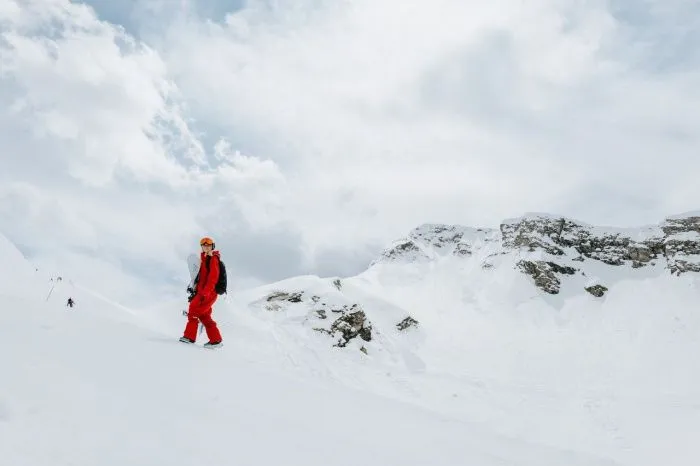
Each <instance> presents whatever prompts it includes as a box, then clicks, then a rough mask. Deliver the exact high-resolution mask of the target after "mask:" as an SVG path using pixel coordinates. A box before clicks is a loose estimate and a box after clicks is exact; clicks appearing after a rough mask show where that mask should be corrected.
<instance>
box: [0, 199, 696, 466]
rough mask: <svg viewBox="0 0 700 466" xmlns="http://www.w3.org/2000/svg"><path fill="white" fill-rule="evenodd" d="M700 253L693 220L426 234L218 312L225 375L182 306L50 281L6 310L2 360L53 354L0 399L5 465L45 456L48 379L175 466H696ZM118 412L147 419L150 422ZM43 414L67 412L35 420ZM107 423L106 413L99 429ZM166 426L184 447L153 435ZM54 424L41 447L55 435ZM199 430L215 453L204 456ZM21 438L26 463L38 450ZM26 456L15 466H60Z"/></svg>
mask: <svg viewBox="0 0 700 466" xmlns="http://www.w3.org/2000/svg"><path fill="white" fill-rule="evenodd" d="M698 231H700V215H698V214H697V213H695V214H685V215H681V216H676V217H670V218H668V219H666V220H664V221H663V222H661V223H660V224H659V225H657V226H650V227H643V228H639V229H614V228H600V227H593V226H590V225H585V224H583V223H581V222H576V221H574V220H571V219H562V218H558V217H553V216H550V215H545V214H531V215H526V216H524V217H522V218H519V219H513V220H507V221H505V222H504V223H503V225H501V226H500V228H498V229H485V228H482V229H479V228H468V227H462V226H449V225H423V226H420V227H418V228H416V229H415V230H414V231H412V232H410V234H409V235H408V236H407V237H406V238H404V239H401V240H399V241H397V242H396V243H395V244H392V245H390V247H389V248H387V250H386V251H384V253H383V254H382V255H381V256H380V257H379V258H378V259H377V260H376V261H374V262H373V263H372V264H371V265H370V267H369V268H368V269H367V270H366V271H365V272H363V273H361V274H359V275H357V276H354V277H342V278H340V277H327V278H323V277H316V276H304V277H293V278H290V279H287V280H283V281H281V282H277V283H273V284H270V285H267V286H264V287H259V288H255V289H251V290H244V291H236V292H234V293H232V294H231V295H230V296H227V297H226V298H222V299H221V300H220V301H219V302H218V303H217V304H216V307H215V318H216V319H217V321H218V322H219V324H220V327H221V329H222V333H223V335H224V339H225V345H226V346H225V347H224V348H222V350H221V351H220V352H216V353H211V352H205V351H203V350H198V349H196V348H188V347H184V348H182V347H180V346H179V345H177V344H174V343H173V342H174V340H175V339H177V337H179V336H180V335H181V332H182V329H183V326H184V319H185V318H184V317H183V316H182V314H181V311H182V310H183V309H185V306H186V301H185V300H184V296H183V299H182V300H181V301H177V302H167V303H163V304H162V305H161V306H158V307H157V308H149V309H127V308H124V307H123V306H119V305H118V304H117V303H112V302H109V300H108V299H107V298H105V297H102V296H96V295H94V293H90V292H89V290H85V289H83V288H81V287H80V286H79V285H78V284H75V285H73V284H72V282H71V281H70V279H68V281H66V280H65V279H64V280H63V282H62V283H61V285H59V286H56V284H55V282H49V281H47V280H46V279H45V278H44V279H43V280H44V282H42V285H41V286H43V287H44V288H46V287H48V286H52V287H54V289H55V291H54V292H53V294H52V295H51V298H50V299H48V300H45V299H44V298H45V297H46V296H47V293H46V291H47V290H46V289H44V290H42V291H41V293H40V294H41V297H40V299H34V301H32V302H27V301H25V299H30V298H31V296H28V295H26V294H22V293H20V294H17V293H14V294H12V296H13V297H12V298H10V299H12V300H15V301H10V302H11V303H12V304H11V308H12V309H15V308H22V309H26V310H27V311H26V312H23V313H20V314H17V313H13V312H10V313H9V314H8V309H10V308H9V307H5V308H3V314H4V315H5V314H6V315H7V317H6V318H5V317H3V318H5V321H6V322H7V323H8V325H9V327H6V328H17V329H19V328H22V329H26V330H25V331H24V332H16V333H13V334H12V338H11V339H5V341H2V342H0V345H5V346H4V347H0V354H10V352H11V351H13V350H12V348H13V347H14V346H13V345H20V344H21V342H22V341H26V340H29V341H32V342H34V341H40V342H42V344H40V345H30V347H29V348H28V350H27V351H28V352H27V353H24V352H23V353H20V355H21V354H24V355H25V356H26V358H25V357H24V356H22V357H21V359H16V360H13V361H12V362H13V364H14V365H13V366H10V369H9V370H8V371H7V373H8V374H14V375H12V377H11V380H18V381H19V382H17V383H16V384H14V385H10V386H9V387H12V391H10V389H9V388H5V387H4V386H2V385H0V387H2V390H0V413H2V412H3V411H2V409H4V410H5V411H4V412H5V413H10V414H5V415H4V418H5V420H4V421H3V420H2V418H3V415H2V414H0V428H6V429H7V430H5V431H0V450H3V445H2V443H1V442H2V441H3V440H2V439H4V438H7V437H5V435H4V434H5V433H7V432H14V430H18V431H19V432H22V431H24V432H29V434H27V435H37V436H40V435H46V433H47V432H48V431H47V430H42V429H43V428H41V427H36V426H38V424H36V425H33V424H31V422H32V421H31V420H32V419H36V420H37V422H41V421H42V420H43V418H44V417H46V416H52V415H54V411H51V410H52V409H57V408H53V407H51V406H53V404H52V403H54V402H55V403H56V404H58V399H59V398H60V397H64V396H68V395H66V390H63V391H61V392H60V395H52V392H50V391H47V392H41V391H40V392H32V391H31V390H29V391H27V390H26V389H25V388H24V385H23V384H24V382H27V381H28V380H29V379H28V377H29V376H30V375H31V377H32V379H31V381H30V382H31V383H30V384H31V385H41V381H42V380H53V379H55V378H56V374H55V372H52V371H54V370H55V369H51V368H63V369H61V371H62V372H66V373H68V374H70V377H72V378H70V377H69V379H68V380H69V382H68V386H70V387H71V388H70V390H68V391H67V392H68V393H73V392H75V393H80V390H81V387H82V388H86V389H89V390H92V391H91V392H88V393H89V394H90V395H89V396H88V398H87V399H89V400H93V404H91V405H90V406H91V409H96V412H97V413H99V414H100V415H101V417H102V418H104V419H105V420H106V421H105V422H102V421H100V420H99V419H98V420H94V422H98V423H99V425H100V426H101V428H102V429H105V430H107V431H109V432H111V434H112V435H116V438H122V437H120V436H122V435H124V434H119V432H121V430H120V429H122V426H126V425H127V423H129V424H128V425H129V426H132V425H139V423H143V425H145V426H146V427H144V428H143V429H142V428H139V432H142V434H143V435H146V439H147V443H146V445H148V447H144V446H143V445H142V444H140V443H138V442H139V441H138V440H137V439H138V438H137V437H127V438H126V440H127V443H128V444H129V445H130V447H131V448H132V449H133V450H134V451H135V450H138V449H142V448H145V450H144V451H146V452H148V454H152V455H172V456H162V458H164V460H163V461H164V462H165V461H167V459H169V458H171V457H173V458H175V457H177V458H182V461H181V462H179V463H177V462H176V464H195V463H194V460H192V461H189V458H195V457H197V458H198V459H201V460H202V463H197V464H204V463H207V462H211V461H207V459H209V458H213V456H212V455H214V453H211V450H206V447H205V446H201V445H204V444H205V443H206V442H204V439H205V438H206V435H205V433H203V432H207V433H208V432H210V431H213V432H214V433H212V434H211V435H214V437H213V440H214V443H213V444H214V445H218V446H214V447H211V448H214V449H215V452H216V454H217V455H220V456H218V458H219V460H220V459H221V458H225V459H229V460H232V459H238V458H239V457H237V456H236V452H235V451H234V450H237V449H240V450H241V451H240V454H241V455H242V456H241V458H243V459H242V460H241V461H242V463H243V464H272V463H273V461H275V460H279V461H281V458H284V459H285V464H290V463H291V464H297V463H298V464H301V463H302V462H303V463H304V464H315V462H321V461H324V464H327V463H328V461H329V460H328V458H332V459H333V460H332V463H333V464H346V462H347V464H349V463H350V462H354V463H356V462H357V461H359V460H358V458H361V462H363V463H365V464H382V465H390V464H427V463H431V464H449V465H452V464H454V465H457V464H459V465H461V464H480V465H491V464H499V465H500V464H508V465H511V464H514V465H515V464H537V465H549V464H552V465H553V464H556V465H576V464H586V465H597V464H616V465H629V466H652V465H653V466H656V465H661V464H673V465H679V466H685V465H688V466H690V465H695V464H697V463H698V461H700V447H699V446H698V444H697V441H696V439H697V438H698V436H699V435H700V362H699V360H698V359H697V358H695V357H694V356H693V355H696V354H700V312H698V304H697V303H698V302H700V274H698V273H697V270H696V266H697V264H698V260H697V256H696V254H697V253H698V240H697V232H698ZM223 253H224V256H225V251H223ZM14 257H15V259H17V260H20V259H19V256H17V255H16V254H15V256H14ZM9 266H10V267H12V268H18V267H19V266H18V265H17V264H14V265H13V264H10V265H9ZM25 269H26V270H28V271H30V270H31V267H25ZM183 274H186V264H185V263H184V261H183ZM52 278H55V277H52ZM183 281H186V280H183ZM67 284H68V285H67ZM596 285H600V286H596ZM0 293H5V291H2V290H1V289H0ZM7 293H9V291H8V292H7ZM68 295H71V296H73V297H74V298H75V299H76V303H77V306H76V307H75V308H74V309H71V310H69V309H67V308H66V307H65V299H66V296H68ZM32 299H33V298H32ZM4 301H6V300H4ZM6 302H7V301H6ZM202 338H203V337H202ZM65 342H70V345H65ZM125 343H126V344H125ZM170 343H173V344H170ZM200 343H201V342H200ZM54 348H59V349H58V350H54ZM86 348H87V349H89V351H85V349H86ZM191 350H193V351H191ZM30 355H31V356H30ZM47 356H48V359H46V362H45V363H41V364H39V363H38V362H36V361H39V360H41V359H42V358H46V357H47ZM25 362H27V364H25ZM26 367H38V368H39V369H40V370H39V371H33V372H31V371H30V370H29V369H26ZM161 370H162V371H164V372H159V371H161ZM29 372H31V374H29ZM17 374H19V375H17ZM8 380H10V379H8ZM120 387H121V388H120ZM43 390H50V384H49V385H47V386H46V387H45V388H44V389H43ZM25 391H27V393H30V394H31V393H34V394H33V395H31V396H32V397H33V398H31V400H30V401H27V398H26V397H25V395H24V392H25ZM103 391H104V394H103ZM121 392H123V393H125V394H126V395H127V398H130V399H132V400H137V401H136V402H135V405H134V407H133V408H126V407H125V406H126V403H127V401H125V400H124V399H123V398H119V396H120V393H121ZM90 397H92V398H90ZM42 398H46V399H49V400H52V403H48V404H44V405H41V403H39V404H37V402H36V400H39V399H42ZM112 398H114V399H116V400H117V401H115V402H113V403H114V406H115V408H114V411H110V409H112V408H109V407H107V405H108V404H109V400H111V399H112ZM71 400H72V401H71V402H70V403H69V406H77V405H78V404H79V403H80V400H78V399H71ZM154 400H157V403H158V405H157V407H154V405H153V404H152V403H154V402H156V401H154ZM193 400H197V401H196V403H195V402H193ZM331 400H332V401H331ZM71 403H74V405H72V404H71ZM98 403H99V404H98ZM102 403H104V404H105V408H104V409H105V410H106V411H101V410H100V409H102V408H100V409H97V408H94V406H102ZM149 403H150V404H149ZM194 404H196V405H198V406H200V408H199V410H197V409H195V408H193V407H192V406H193V405H194ZM290 405H291V406H290ZM14 406H22V408H19V411H18V409H17V408H14ZM36 406H39V408H37V407H36ZM42 406H43V409H42ZM164 406H165V407H167V408H168V410H166V409H165V408H163V407H164ZM180 406H181V407H182V408H178V407H180ZM3 407H4V408H3ZM32 407H33V408H32ZM384 408H386V410H385V409H384ZM178 409H182V410H181V411H178ZM120 410H122V411H124V413H125V414H124V415H125V416H126V417H125V418H123V419H122V418H118V415H119V412H120ZM166 411H167V412H168V413H170V418H169V419H170V421H167V424H168V425H167V427H163V428H162V433H161V434H156V433H151V432H152V431H153V432H155V431H156V426H157V425H159V424H158V422H159V421H157V419H159V418H158V416H160V413H164V412H166ZM16 412H19V413H21V414H20V415H17V414H13V413H16ZM34 412H36V413H38V414H31V413H34ZM49 413H50V414H49ZM55 413H56V416H59V417H60V416H64V415H66V410H64V408H62V407H61V408H60V409H58V411H55ZM81 413H82V412H81ZM173 413H175V414H173ZM205 413H206V414H205ZM81 415H82V416H83V417H82V418H81V419H86V420H87V419H90V420H92V417H89V414H87V413H82V414H81ZM32 416H35V417H34V418H32ZM251 418H255V419H251ZM297 418H303V419H304V420H303V422H302V424H295V423H296V422H297V421H296V419H297ZM259 419H263V420H266V421H267V422H265V423H263V422H262V421H259ZM107 421H109V422H107ZM3 422H4V423H5V425H3ZM23 422H24V423H27V424H22V423H23ZM55 422H56V421H55V418H54V420H52V421H50V422H47V423H46V424H45V425H47V426H54V427H51V428H56V429H58V426H57V425H56V424H55ZM207 422H208V423H210V424H211V425H213V426H215V427H214V428H213V429H211V430H206V429H207V427H204V424H206V423H207ZM13 423H14V424H13ZM52 423H54V424H52ZM192 423H194V424H195V425H196V426H198V428H197V429H195V430H194V432H198V433H197V435H198V437H197V439H198V440H199V446H198V445H195V446H193V445H191V444H187V443H186V442H187V438H188V437H187V436H188V435H192V434H191V433H192V432H193V430H192V427H191V426H192ZM263 424H264V426H263ZM245 425H252V426H253V427H252V428H251V429H248V430H246V427H245ZM270 425H273V426H275V427H273V428H270V427H269V426H270ZM10 426H12V427H10ZM30 426H31V428H30ZM71 426H73V427H71V428H73V429H77V430H76V432H78V433H79V436H87V437H86V438H89V439H92V440H95V439H94V438H93V437H91V436H93V435H97V434H93V433H92V431H81V430H80V428H79V427H75V424H71ZM407 426H410V427H407ZM124 428H126V427H124ZM132 428H133V427H132ZM13 429H14V430H13ZM47 429H48V428H47ZM113 429H114V430H113ZM358 430H362V431H363V432H361V433H358ZM253 433H255V435H261V436H262V437H261V438H263V439H265V440H264V441H263V440H256V438H254V437H253ZM13 435H14V437H10V438H11V439H12V440H11V442H12V443H11V444H12V445H15V444H16V445H23V446H26V445H27V444H28V443H23V442H25V441H26V442H28V440H26V438H28V437H26V438H25V437H21V438H20V437H18V435H19V434H16V433H15V434H13ZM231 439H240V443H239V444H236V443H234V441H233V440H231ZM309 439H313V440H311V441H310V440H309ZM506 439H510V440H506ZM97 441H98V444H99V442H104V443H102V445H106V446H105V449H108V448H111V447H112V445H113V444H112V443H109V442H110V440H106V439H101V440H100V439H97ZM166 442H167V444H166ZM263 442H264V447H261V445H262V444H263ZM171 443H172V444H173V446H172V449H171ZM223 445H230V446H231V447H232V448H231V449H230V450H229V449H227V447H225V446H223ZM269 445H276V446H279V448H277V449H270V447H269ZM292 445H296V446H295V448H294V451H293V452H292V453H289V452H287V450H286V448H287V447H291V446H292ZM365 445H368V448H369V450H367V448H366V447H365ZM404 445H408V447H405V446H404ZM234 446H235V447H236V448H233V447H234ZM14 448H15V449H14V450H10V451H12V452H13V453H14V454H15V455H16V456H15V457H16V458H19V459H20V461H18V462H16V463H13V464H23V463H22V461H21V460H22V459H23V458H30V459H32V461H33V462H32V461H28V462H27V463H26V464H42V463H41V461H38V460H36V458H37V457H36V456H26V455H29V453H28V451H29V450H28V449H27V451H24V450H22V449H21V448H22V447H14ZM18 448H19V449H18ZM51 448H53V450H49V451H53V452H55V451H58V452H59V453H60V455H59V456H61V455H63V456H61V457H62V458H75V456H70V455H71V454H70V453H69V452H68V451H67V450H61V449H60V448H63V447H58V446H52V447H51ZM261 448H264V449H265V451H263V452H261V453H258V455H259V456H258V457H255V456H254V455H255V452H256V451H257V450H259V449H261ZM161 450H162V451H161ZM3 451H4V450H3ZM102 451H104V449H103V450H102ZM83 453H85V454H86V455H87V454H92V453H89V452H88V451H87V450H85V451H83ZM32 454H45V453H41V452H39V451H38V452H36V453H32ZM23 455H25V456H23ZM207 455H210V456H207ZM289 455H291V456H289ZM504 455H505V456H504ZM153 457H156V456H153ZM121 458H122V459H123V458H125V457H121ZM143 458H146V456H143ZM253 458H256V459H253ZM246 459H247V460H248V461H245V460H246ZM123 462H127V461H126V460H124V461H123ZM219 462H220V461H219ZM47 464H48V463H47ZM51 464H59V465H61V463H55V462H54V463H51ZM76 464H94V463H89V462H85V463H81V462H79V461H78V462H76ZM103 464H109V463H103ZM130 464H131V463H130ZM133 464H139V463H138V462H134V463H133ZM143 464H149V463H148V462H146V461H144V463H143ZM150 464H153V462H151V463H150ZM168 464H170V463H168Z"/></svg>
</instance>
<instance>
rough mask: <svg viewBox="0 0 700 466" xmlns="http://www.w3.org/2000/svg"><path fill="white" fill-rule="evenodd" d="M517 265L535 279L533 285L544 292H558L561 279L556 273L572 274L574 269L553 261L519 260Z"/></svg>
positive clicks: (574, 271)
mask: <svg viewBox="0 0 700 466" xmlns="http://www.w3.org/2000/svg"><path fill="white" fill-rule="evenodd" d="M517 267H518V268H519V269H520V270H521V271H523V272H524V273H526V274H528V275H530V276H531V277H532V278H533V279H534V280H535V285H536V286H537V287H539V288H540V289H542V290H543V291H544V292H545V293H549V294H557V293H559V286H560V285H561V280H559V277H558V276H557V274H565V275H573V274H574V273H576V269H574V268H573V267H565V266H561V265H559V264H557V263H555V262H546V261H527V260H521V261H519V262H518V263H517Z"/></svg>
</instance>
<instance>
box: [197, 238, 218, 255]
mask: <svg viewBox="0 0 700 466" xmlns="http://www.w3.org/2000/svg"><path fill="white" fill-rule="evenodd" d="M199 245H200V246H201V247H202V251H203V252H204V253H205V254H209V255H210V254H211V253H212V252H213V251H214V248H216V244H215V243H214V240H213V239H211V238H210V237H208V236H205V237H204V238H202V239H200V240H199Z"/></svg>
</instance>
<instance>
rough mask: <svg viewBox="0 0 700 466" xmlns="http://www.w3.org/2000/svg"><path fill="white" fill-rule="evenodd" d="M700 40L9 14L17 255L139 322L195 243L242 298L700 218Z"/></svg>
mask: <svg viewBox="0 0 700 466" xmlns="http://www.w3.org/2000/svg"><path fill="white" fill-rule="evenodd" d="M698 43H700V4H699V3H698V2H697V1H695V0H607V1H603V0H589V1H581V0H530V1H527V2H523V1H522V0H491V1H490V2H484V1H476V0H433V1H431V2H426V1H424V0H423V1H413V0H354V1H338V0H287V1H283V2H277V1H276V2H271V1H256V0H250V1H243V0H227V1H223V0H222V1H216V0H199V1H186V0H183V1H180V0H172V1H169V0H120V1H113V0H90V1H87V2H85V3H82V4H81V3H79V2H73V3H71V2H69V1H68V0H0V163H2V168H1V169H0V233H2V234H4V235H5V236H7V237H8V238H9V239H10V240H11V241H13V242H14V243H15V244H17V245H18V246H19V247H20V248H21V249H22V251H23V252H24V253H25V254H27V255H29V256H31V257H32V258H33V259H35V260H37V261H39V262H40V263H41V264H45V265H46V266H50V267H55V268H56V269H57V270H62V271H63V272H64V273H65V274H70V275H72V276H74V277H76V278H78V279H80V280H82V281H84V282H86V283H88V284H89V286H93V287H95V288H96V289H99V290H101V291H103V292H105V293H109V294H112V295H118V296H122V297H123V299H124V300H125V301H129V300H131V302H134V301H135V300H151V301H152V300H154V299H157V298H158V294H159V293H162V292H163V290H161V289H160V288H158V287H162V286H174V289H175V290H176V291H178V292H179V291H180V289H181V288H182V283H183V277H184V276H185V275H186V265H185V263H184V258H185V257H186V256H187V254H188V253H189V252H191V251H198V243H197V240H198V238H199V237H200V236H202V235H210V236H213V237H215V239H216V240H217V246H218V247H219V249H221V250H222V254H223V255H224V258H225V260H226V263H227V265H228V267H229V269H230V273H231V275H232V278H231V280H232V285H231V286H232V288H234V289H235V288H236V287H243V286H248V285H253V284H257V283H263V282H270V281H274V280H278V279H281V278H285V277H288V276H291V275H297V274H302V273H315V274H319V275H322V276H332V275H349V274H354V273H357V272H359V271H361V270H362V269H364V268H365V267H366V265H367V264H368V262H369V261H371V260H372V259H373V258H374V257H375V256H376V255H377V254H378V253H379V252H380V251H381V249H382V248H383V247H384V246H386V245H387V244H388V243H389V242H390V241H391V240H393V239H396V238H398V237H401V236H403V235H405V234H406V233H407V232H408V231H409V230H410V229H411V228H413V227H415V226H417V225H419V224H421V223H424V222H444V223H459V224H465V225H471V226H489V227H497V226H498V224H499V222H500V221H501V220H502V219H504V218H507V217H513V216H518V215H521V214H523V213H525V212H530V211H537V212H549V213H554V214H561V215H566V216H569V217H573V218H577V219H579V220H582V221H585V222H588V223H594V224H605V225H615V226H635V225H644V224H649V223H656V222H658V221H660V220H661V219H663V217H664V216H666V215H670V214H675V213H679V212H685V211H689V210H696V209H698V208H700V183H699V182H698V176H699V175H698V173H700V155H699V154H700V153H699V151H698V149H699V148H700V131H698V127H699V126H698V125H700V49H699V48H698V47H697V44H698ZM151 286H153V287H154V288H153V289H150V287H151ZM137 291H141V292H142V293H137ZM143 292H145V293H146V294H148V293H150V294H151V295H150V296H148V295H146V296H144V294H143Z"/></svg>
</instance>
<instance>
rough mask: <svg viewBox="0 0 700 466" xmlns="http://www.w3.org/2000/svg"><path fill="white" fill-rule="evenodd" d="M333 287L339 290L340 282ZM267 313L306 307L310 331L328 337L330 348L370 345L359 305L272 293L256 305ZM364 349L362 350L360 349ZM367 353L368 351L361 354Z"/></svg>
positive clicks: (367, 324)
mask: <svg viewBox="0 0 700 466" xmlns="http://www.w3.org/2000/svg"><path fill="white" fill-rule="evenodd" d="M337 282H338V284H337V285H336V283H335V281H334V286H336V288H338V289H339V287H340V280H337ZM258 302H259V303H262V308H263V309H265V310H267V311H273V312H280V311H284V310H286V309H288V308H289V307H290V306H299V305H301V306H306V307H307V308H308V310H307V311H305V312H307V317H306V321H309V320H310V321H313V322H314V326H313V330H315V331H318V332H321V333H325V334H327V335H330V336H331V337H332V338H333V339H334V341H335V343H334V345H333V346H338V347H341V348H342V347H345V346H347V345H348V343H349V342H350V341H352V340H354V339H355V338H358V337H359V338H360V339H362V340H364V341H372V323H371V322H370V321H369V319H368V318H367V315H366V313H365V311H364V309H363V308H362V306H361V305H360V304H359V303H346V304H339V303H333V302H328V301H327V298H323V297H321V296H319V295H311V294H309V293H307V292H306V291H303V290H302V291H281V290H278V291H273V292H272V293H270V294H268V295H267V296H265V297H264V298H263V299H261V300H260V301H258ZM363 348H364V347H363ZM363 351H364V352H365V353H366V352H367V348H364V350H363Z"/></svg>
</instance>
